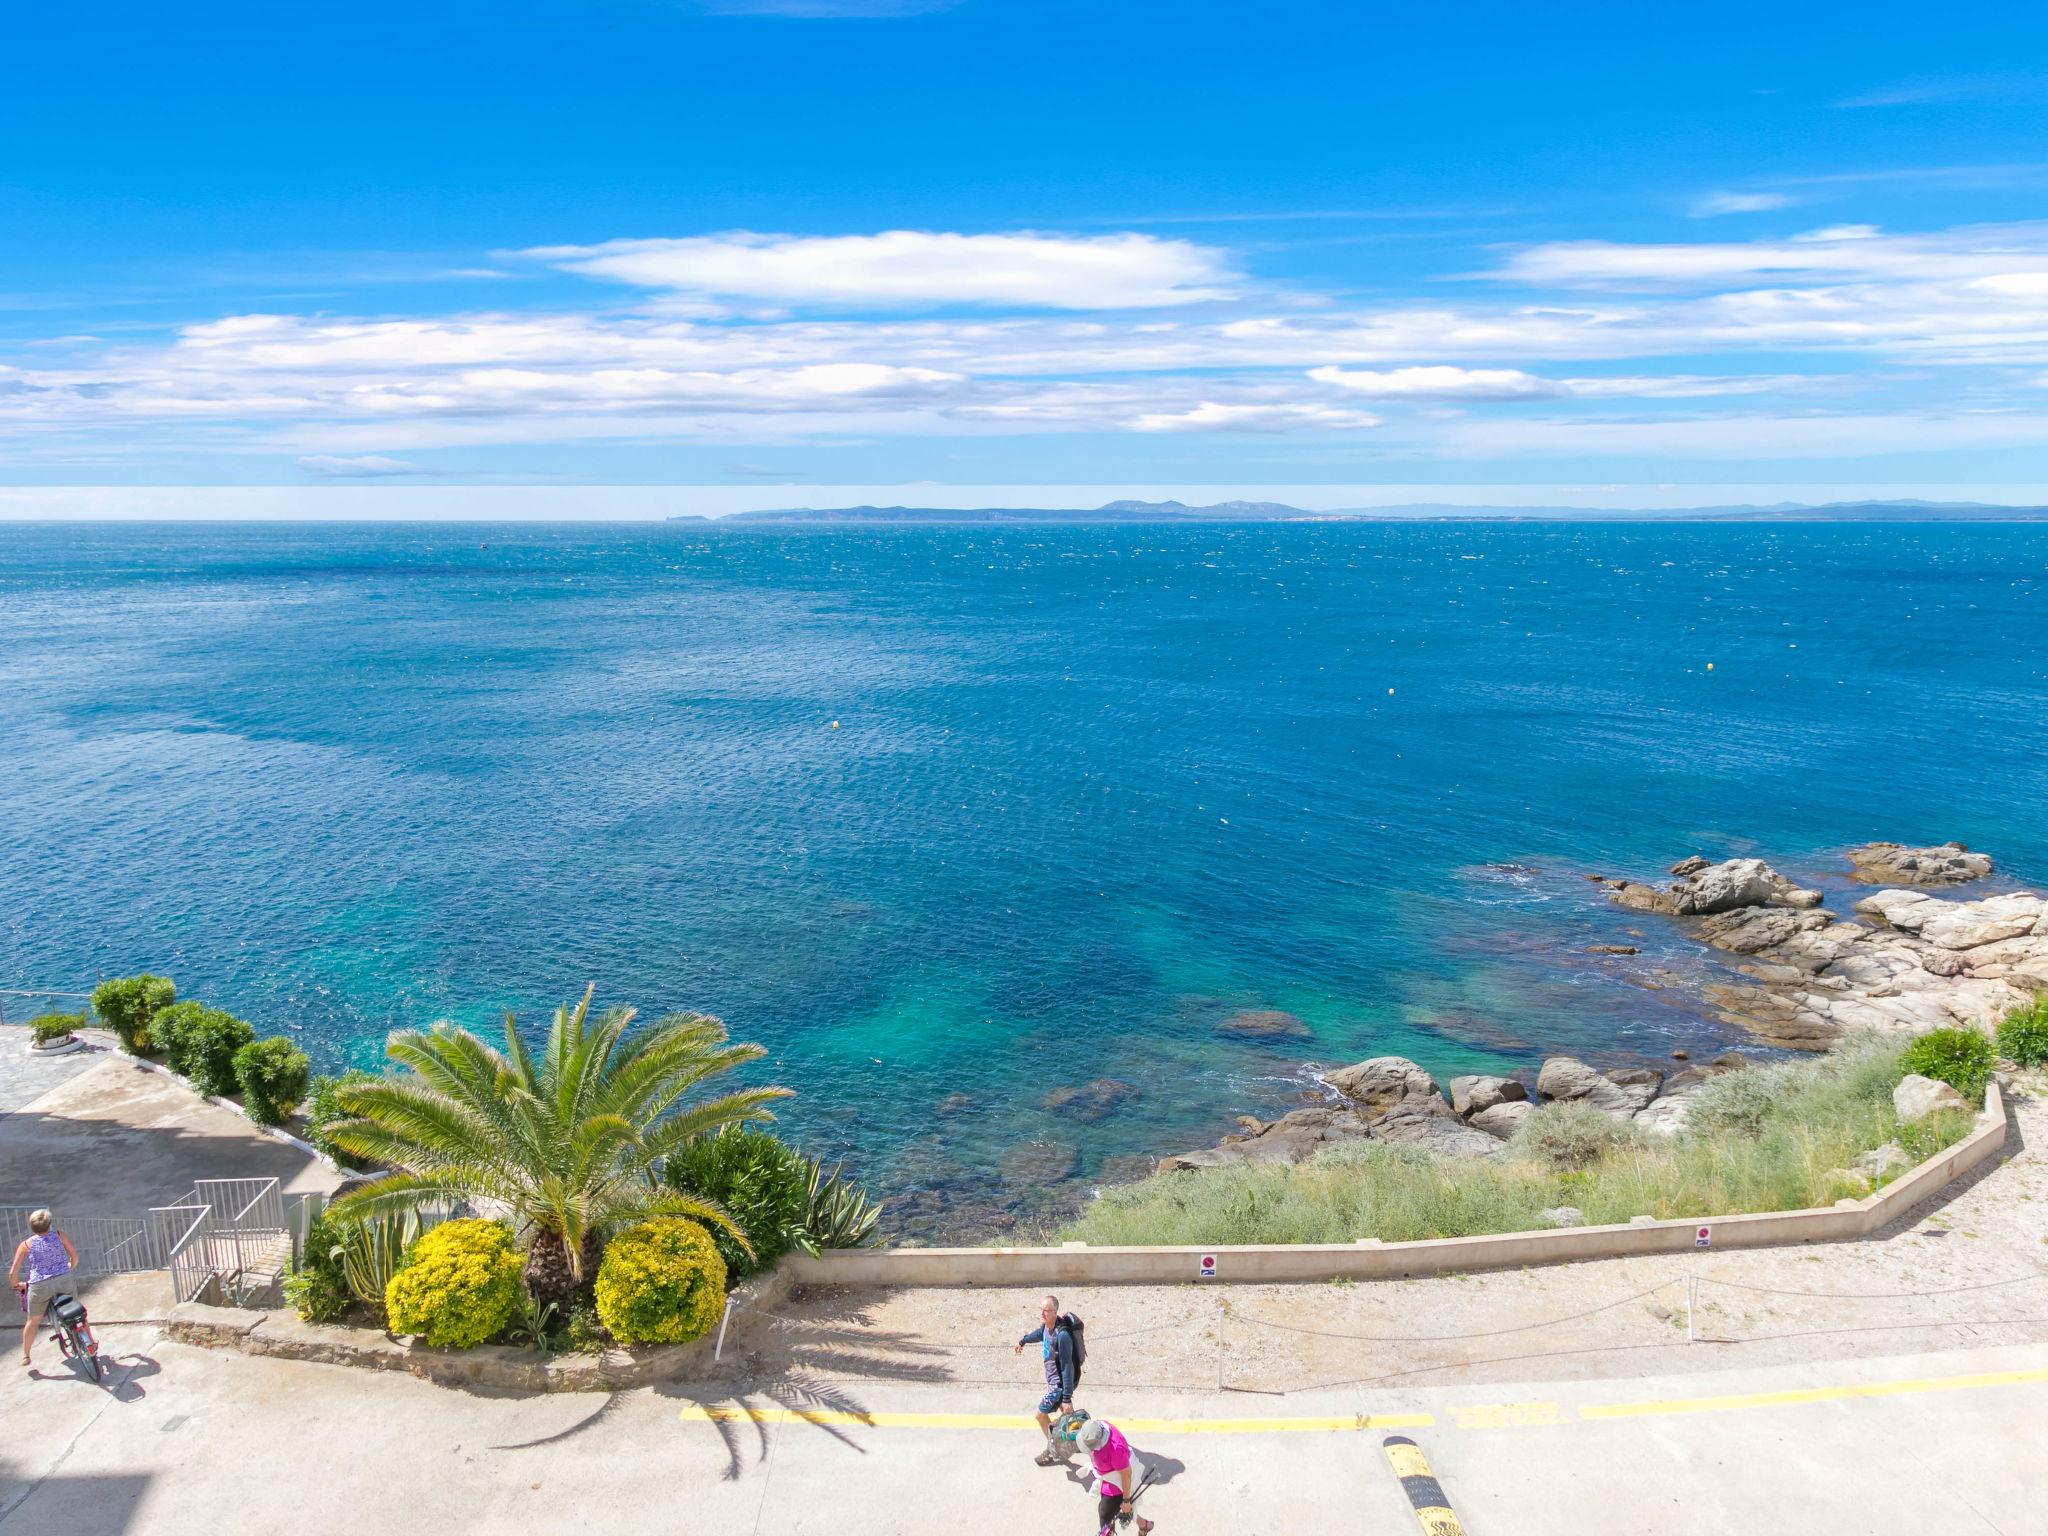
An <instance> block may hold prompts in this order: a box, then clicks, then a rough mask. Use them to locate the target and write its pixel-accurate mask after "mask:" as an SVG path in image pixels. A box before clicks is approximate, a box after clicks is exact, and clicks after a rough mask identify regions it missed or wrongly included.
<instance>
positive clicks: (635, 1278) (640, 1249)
mask: <svg viewBox="0 0 2048 1536" xmlns="http://www.w3.org/2000/svg"><path fill="white" fill-rule="evenodd" d="M724 1309H725V1261H724V1260H723V1259H721V1258H720V1257H719V1256H718V1248H717V1246H716V1245H715V1244H714V1243H713V1242H712V1241H711V1234H710V1233H708V1232H706V1231H705V1230H704V1229H703V1228H702V1227H700V1226H698V1225H697V1223H696V1222H694V1221H686V1220H684V1219H683V1218H682V1217H680V1216H657V1217H655V1218H654V1219H653V1220H651V1221H643V1222H642V1223H640V1225H638V1226H636V1227H628V1228H627V1229H626V1230H625V1231H624V1232H621V1233H620V1234H619V1235H618V1236H617V1237H615V1238H613V1239H612V1240H611V1242H610V1243H609V1244H608V1245H607V1246H606V1248H605V1251H604V1263H602V1264H601V1265H599V1266H598V1271H597V1315H598V1318H599V1319H600V1320H601V1321H602V1322H603V1323H604V1325H605V1327H606V1328H608V1329H610V1330H611V1334H612V1337H613V1338H615V1339H617V1340H619V1341H620V1342H621V1343H624V1344H637V1343H647V1344H684V1343H687V1342H689V1341H690V1340H691V1339H699V1338H702V1337H703V1336H704V1335H705V1334H707V1333H709V1332H710V1331H711V1328H712V1325H713V1324H715V1323H716V1322H717V1321H718V1318H719V1314H720V1313H721V1312H722V1311H723V1310H724Z"/></svg>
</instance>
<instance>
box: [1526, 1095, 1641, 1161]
mask: <svg viewBox="0 0 2048 1536" xmlns="http://www.w3.org/2000/svg"><path fill="white" fill-rule="evenodd" d="M1642 1139H1643V1133H1642V1132H1641V1131H1639V1130H1637V1129H1636V1126H1635V1122H1634V1121H1632V1120H1617V1119H1615V1117H1614V1116H1612V1115H1610V1114H1608V1113H1607V1112H1606V1111H1605V1110H1602V1109H1595V1108H1594V1107H1593V1106H1592V1105H1591V1104H1579V1103H1560V1104H1545V1105H1543V1106H1542V1107H1541V1108H1540V1109H1538V1110H1537V1111H1536V1112H1535V1113H1534V1114H1532V1115H1529V1116H1527V1117H1526V1118H1525V1119H1524V1120H1523V1121H1522V1124H1521V1128H1520V1129H1519V1130H1517V1131H1516V1132H1515V1135H1514V1139H1513V1141H1512V1142H1511V1143H1510V1148H1511V1150H1512V1152H1513V1153H1514V1155H1516V1156H1518V1157H1523V1158H1527V1159H1528V1160H1530V1161H1531V1162H1537V1163H1541V1164H1543V1165H1544V1166H1545V1167H1546V1168H1555V1169H1558V1170H1560V1171H1569V1170H1572V1169H1576V1168H1586V1167H1590V1166H1591V1165H1592V1164H1594V1163H1597V1162H1598V1161H1600V1159H1601V1158H1603V1157H1605V1156H1606V1155H1607V1154H1608V1153H1610V1152H1612V1151H1614V1150H1615V1149H1616V1148H1618V1147H1628V1146H1636V1145H1639V1144H1640V1143H1641V1142H1642Z"/></svg>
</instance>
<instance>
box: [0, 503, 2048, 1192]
mask: <svg viewBox="0 0 2048 1536" xmlns="http://www.w3.org/2000/svg"><path fill="white" fill-rule="evenodd" d="M2044 587H2048V529H2044V528H2039V527H2024V526H2011V527H1974V528H1972V527H1939V526H1917V527H1874V526H1833V527H1828V526H1794V527H1758V526H1733V527H1726V526H1724V527H1714V526H1697V525H1695V526H1681V527H1664V528H1657V527H1648V526H1604V527H1589V526H1572V525H1545V526H1512V525H1506V526H1504V525H1485V524H1477V525H1452V526H1444V525H1437V526H1402V525H1342V524H1311V525H1288V526H1274V525H1265V526H1239V527H1212V528H1198V529H1169V528H1142V527H1141V528H1132V527H1117V528H1068V529H1043V528H1016V527H1012V528H987V527H982V528H941V529H888V530H866V531H863V530H850V531H849V530H833V531H770V530H762V529H755V530H747V531H739V530H733V531H727V532H717V531H707V530H705V529H704V528H703V527H702V526H701V525H700V526H677V527H620V526H603V525H593V526H557V527H533V526H503V527H490V528H478V527H475V526H461V527H458V526H447V525H433V526H421V525H414V526H396V527H392V526H378V527H370V526H361V527H350V526H332V525H328V526H312V527H307V526H295V527H293V526H264V527H249V526H228V525H214V526H196V527H195V526H184V527H170V526H144V527H136V526H107V525H70V526H47V525H43V526H22V525H14V526H0V774H4V779H0V986H10V985H38V986H51V987H68V986H74V985H79V986H82V985H87V984H90V982H92V981H93V980H95V979H96V978H98V977H101V976H105V975H110V974H117V973H122V972H126V971H130V970H135V969H140V968H149V969H153V970H158V971H162V972H165V973H168V974H170V975H172V976H174V977H175V978H176V979H177V980H178V982H179V985H180V988H181V990H182V991H183V992H184V993H186V994H188V995H199V996H203V997H206V998H207V999H209V1000H211V1001H214V1002H217V1003H219V1004H221V1005H223V1006H226V1007H229V1008H232V1009H234V1010H235V1011H237V1012H240V1013H242V1014H244V1015H245V1016H247V1017H249V1018H250V1019H252V1020H253V1021H255V1022H256V1023H257V1024H258V1025H259V1026H261V1027H262V1028H264V1029H266V1030H269V1029H282V1030H286V1031H289V1032H292V1033H294V1034H296V1035H298V1036H299V1037H301V1038H302V1039H303V1041H304V1042H305V1043H306V1045H307V1047H308V1049H309V1050H311V1051H312V1052H313V1053H314V1055H315V1057H316V1058H317V1059H318V1060H320V1061H321V1062H323V1063H327V1064H334V1063H339V1062H341V1061H344V1060H347V1061H352V1062H361V1063H368V1062H371V1061H373V1060H374V1059H375V1057H376V1055H377V1052H378V1049H379V1045H380V1042H381V1040H382V1037H383V1035H384V1033H385V1031H386V1030H387V1029H390V1028H392V1027H394V1026H400V1025H416V1024H422V1023H425V1022H427V1021H430V1020H432V1019H436V1018H440V1017H453V1018H455V1019H458V1020H461V1021H463V1022H465V1023H469V1024H473V1025H489V1024H491V1023H492V1022H493V1021H494V1019H495V1018H496V1017H497V1016H498V1015H499V1014H500V1013H501V1012H502V1011H503V1010H505V1009H508V1008H514V1009H518V1010H519V1011H520V1013H521V1015H522V1017H524V1016H527V1015H529V1014H530V1015H532V1017H533V1019H534V1020H535V1022H539V1020H540V1018H541V1016H542V1013H543V1011H544V1010H545V1009H546V1008H548V1007H549V1006H551V1005H552V1004H553V1003H554V1002H556V1001H559V1000H561V999H563V998H565V997H568V996H571V995H572V994H574V993H576V992H577V991H579V990H580V989H581V987H582V986H583V984H584V983H585V982H586V981H592V980H594V981H595V982H596V983H597V984H598V989H599V996H600V999H601V1000H605V1001H611V1002H632V1003H636V1004H638V1005H639V1006H640V1007H641V1009H642V1010H643V1011H646V1012H650V1013H651V1012H659V1011H665V1010H668V1009H674V1008H685V1007H687V1008H696V1009H702V1010H705V1011H709V1012H714V1013H717V1014H719V1015H721V1016H723V1017H724V1018H725V1019H727V1020H728V1021H729V1023H730V1025H731V1027H732V1029H733V1031H734V1033H735V1034H736V1035H738V1036H740V1037H742V1038H747V1039H753V1040H758V1041H760V1042H762V1043H763V1044H764V1045H766V1046H767V1047H768V1049H769V1053H770V1062H771V1063H772V1076H773V1077H774V1078H775V1079H776V1080H780V1081H783V1082H786V1083H788V1084H790V1085H791V1086H793V1087H795V1088H796V1089H798V1090H799V1093H800V1095H801V1096H800V1097H799V1098H798V1099H797V1100H796V1102H795V1103H794V1105H793V1106H792V1107H791V1109H790V1111H789V1113H788V1115H787V1117H786V1118H787V1120H788V1121H789V1122H790V1125H791V1128H792V1129H793V1130H794V1132H795V1133H796V1134H798V1135H799V1136H800V1137H801V1138H802V1139H804V1140H807V1141H809V1142H810V1143H812V1144H814V1145H816V1146H818V1147H820V1148H821V1149H824V1150H828V1151H832V1152H835V1153H838V1152H845V1153H848V1154H850V1155H851V1156H852V1157H853V1158H854V1160H855V1161H856V1162H857V1164H858V1165H859V1166H860V1167H861V1168H862V1169H863V1170H864V1171H865V1172H866V1173H867V1174H868V1175H870V1176H871V1177H872V1178H874V1179H875V1180H876V1181H877V1182H878V1183H879V1184H881V1185H882V1186H884V1187H885V1188H887V1189H890V1190H892V1191H897V1192H899V1193H901V1194H904V1195H907V1196H908V1197H909V1198H907V1199H906V1200H905V1201H904V1203H903V1205H902V1207H901V1211H902V1218H903V1220H904V1221H905V1223H906V1224H907V1225H909V1226H911V1227H913V1228H925V1229H929V1226H930V1224H931V1221H932V1219H933V1212H934V1210H935V1209H936V1208H937V1206H938V1205H939V1204H940V1203H941V1200H940V1195H941V1194H943V1197H944V1199H945V1200H946V1201H951V1202H954V1203H956V1204H957V1205H958V1207H959V1210H958V1213H957V1215H956V1219H958V1220H965V1221H970V1222H972V1221H980V1220H985V1219H987V1218H988V1216H989V1211H988V1209H987V1206H988V1205H989V1204H990V1203H994V1204H1005V1203H1007V1204H1009V1205H1011V1206H1013V1207H1014V1206H1016V1205H1017V1204H1019V1203H1023V1204H1026V1205H1028V1204H1029V1200H1030V1197H1031V1191H1030V1189H1029V1187H1028V1184H1027V1183H1026V1182H1024V1181H1020V1180H1018V1179H1015V1178H1012V1179H1004V1178H1003V1177H1002V1176H1001V1175H1000V1173H999V1172H998V1170H999V1169H1000V1168H1001V1167H1002V1165H1003V1163H1004V1161H1005V1159H1006V1158H1009V1157H1011V1156H1012V1155H1013V1152H1014V1149H1015V1148H1016V1147H1017V1145H1018V1144H1019V1143H1023V1142H1027V1141H1033V1140H1039V1141H1050V1142H1054V1143H1057V1144H1060V1145H1061V1146H1063V1147H1064V1146H1071V1147H1072V1148H1073V1149H1074V1151H1073V1153H1072V1156H1073V1157H1074V1159H1075V1160H1076V1165H1077V1169H1078V1173H1079V1177H1080V1178H1081V1179H1082V1180H1083V1181H1087V1180H1091V1179H1094V1178H1096V1177H1098V1176H1099V1175H1100V1174H1101V1173H1103V1172H1104V1171H1105V1165H1107V1171H1108V1172H1110V1173H1111V1174H1115V1173H1117V1172H1119V1171H1121V1170H1123V1169H1126V1168H1128V1167H1131V1166H1134V1165H1133V1164H1131V1163H1130V1162H1128V1161H1126V1162H1122V1163H1119V1162H1117V1161H1116V1159H1119V1158H1122V1159H1126V1160H1128V1159H1130V1158H1132V1157H1134V1156H1135V1155H1139V1154H1157V1153H1159V1152H1161V1151H1164V1150H1171V1149H1174V1148H1176V1147H1178V1146H1182V1145H1188V1144H1192V1143H1194V1142H1197V1141H1200V1140H1206V1139H1209V1138H1211V1137H1213V1135H1214V1134H1216V1133H1217V1131H1219V1130H1221V1129H1227V1128H1228V1118H1229V1116H1230V1115H1231V1114H1232V1113H1235V1112H1242V1111H1268V1112H1270V1111H1272V1110H1275V1109H1277V1108H1279V1107H1282V1106H1284V1105H1285V1104H1286V1103H1288V1102H1289V1101H1290V1100H1291V1098H1292V1096H1293V1095H1295V1094H1296V1093H1298V1091H1299V1089H1300V1078H1299V1068H1300V1067H1301V1064H1302V1063H1303V1062H1305V1061H1321V1062H1324V1063H1329V1062H1335V1061H1340V1060H1351V1059H1356V1058H1358V1057H1361V1056H1365V1055H1371V1054H1376V1053H1380V1052H1386V1051H1397V1052H1401V1053H1404V1054H1408V1055H1412V1056H1414V1057H1416V1058H1417V1059H1419V1060H1421V1061H1422V1062H1423V1063H1424V1064H1425V1065H1427V1066H1429V1067H1431V1068H1432V1069H1434V1070H1436V1071H1438V1072H1439V1073H1449V1072H1453V1071H1459V1070H1470V1069H1473V1068H1478V1067H1492V1068H1504V1067H1514V1066H1521V1065H1527V1064H1529V1063H1531V1062H1533V1061H1534V1060H1536V1059H1537V1058H1538V1057H1540V1055H1541V1054H1543V1053H1544V1052H1545V1051H1547V1050H1551V1049H1556V1048H1566V1049H1571V1050H1577V1051H1584V1052H1587V1053H1591V1054H1595V1055H1598V1056H1600V1057H1602V1058H1603V1059H1610V1058H1615V1057H1618V1056H1627V1055H1630V1054H1640V1055H1644V1056H1650V1057H1656V1056H1662V1055H1663V1054H1664V1053H1665V1052H1666V1051H1668V1050H1669V1049H1670V1048H1671V1046H1673V1045H1674V1044H1680V1045H1686V1046H1689V1047H1693V1048H1698V1047H1701V1046H1708V1045H1714V1044H1718V1043H1722V1042H1723V1041H1725V1039H1726V1035H1725V1032H1724V1031H1723V1030H1722V1027H1721V1026H1719V1025H1716V1024H1715V1023H1713V1022H1712V1021H1710V1020H1708V1019H1706V1018H1704V1017H1702V1016H1701V1015H1700V1014H1699V1013H1698V1012H1697V1011H1696V1010H1695V1009H1694V1008H1693V1007H1692V1006H1691V1005H1690V1003H1689V1002H1688V1001H1687V999H1686V994H1685V993H1684V991H1683V989H1682V988H1673V987H1670V986H1667V987H1664V988H1662V989H1658V988H1656V987H1654V986H1652V987H1645V986H1644V985H1642V983H1643V982H1644V981H1646V980H1648V981H1652V982H1654V981H1655V980H1656V979H1657V977H1656V972H1657V971H1658V969H1659V968H1667V969H1671V970H1676V971H1679V972H1683V971H1685V970H1686V968H1688V967H1697V965H1698V964H1699V963H1700V962H1699V961H1698V959H1697V957H1696V956H1694V955H1692V954H1691V953H1690V951H1689V950H1687V949H1686V947H1685V946H1683V945H1682V944H1676V943H1673V942H1672V941H1670V939H1669V936H1668V935H1666V934H1665V933H1664V931H1663V930H1662V929H1661V928H1650V929H1644V930H1643V933H1644V937H1643V938H1642V940H1641V941H1640V942H1641V943H1642V945H1643V948H1644V950H1645V953H1644V954H1643V955H1642V956H1639V957H1636V958H1635V959H1633V960H1609V959H1598V958H1595V957H1589V956H1586V955H1584V954H1583V953H1582V950H1583V946H1584V945H1585V944H1586V943H1588V942H1594V941H1598V940H1609V939H1612V938H1614V937H1615V936H1616V935H1617V934H1618V933H1620V932H1621V931H1623V928H1624V926H1625V922H1624V920H1623V919H1620V918H1618V917H1617V916H1615V915H1614V914H1611V913H1609V912H1608V911H1607V910H1606V909H1605V907H1604V906H1603V904H1602V903H1601V901H1600V899H1599V896H1598V893H1597V890H1596V889H1595V888H1594V887H1592V886H1590V885H1589V884H1587V883H1586V882H1585V881H1583V880H1582V879H1580V878H1579V876H1580V875H1581V873H1582V872H1584V871H1586V870H1600V871H1605V872H1610V873H1619V872H1631V873H1642V874H1649V873H1653V872H1657V871H1660V870H1661V869H1662V867H1663V866H1664V865H1665V864H1668V863H1669V862H1670V861H1671V860H1673V859H1675V858H1677V857H1680V856H1682V855H1684V854H1687V853H1691V852H1694V851H1700V852H1705V853H1708V854H1721V853H1726V852H1742V851H1756V852H1760V853H1763V854H1765V855H1766V856H1768V857H1770V858H1772V859H1773V860H1774V861H1775V862H1777V863H1778V864H1780V866H1781V867H1784V868H1787V869H1788V870H1798V871H1801V872H1803V873H1806V874H1809V875H1825V874H1826V873H1827V872H1828V871H1830V870H1832V869H1835V868H1837V867H1838V866H1839V860H1838V858H1836V857H1835V850H1838V849H1839V848H1840V847H1842V846H1843V845H1845V844H1848V843H1851V842H1855V841H1860V840H1863V839H1866V838H1870V837H1896V838H1902V839H1907V840H1916V839H1937V840H1938V839H1941V838H1948V837H1955V838H1961V839H1962V840H1964V841H1966V842H1969V843H1971V844H1972V845H1975V846H1981V847H1984V848H1987V849H1989V850H1990V851H1992V852H1993V853H1994V855H1996V856H1997V857H1998V858H1999V860H2000V862H2001V866H2002V868H2004V869H2006V870H2009V871H2011V872H2013V873H2014V874H2015V875H2018V876H2021V877H2023V878H2031V879H2036V880H2038V879H2042V878H2048V775H2044V773H2043V767H2042V765H2043V761H2044V758H2043V748H2044V746H2048V594H2044ZM1709 663H1712V670H1711V671H1710V670H1709V668H1708V664H1709ZM835 722H836V724H835ZM1503 866H1511V867H1503ZM1653 921H1654V920H1653ZM1626 922H1633V923H1634V924H1635V925H1636V926H1637V927H1638V928H1641V927H1642V924H1643V923H1644V920H1643V919H1641V918H1634V919H1628V920H1626ZM1631 942H1634V941H1631ZM1240 1009H1279V1010H1284V1011H1286V1012H1288V1013H1291V1014H1293V1015H1295V1016H1296V1017H1297V1018H1299V1019H1300V1020H1301V1021H1303V1023H1304V1025H1305V1026H1306V1028H1307V1030H1308V1031H1309V1033H1308V1035H1307V1037H1306V1038H1303V1039H1300V1040H1296V1041H1281V1042H1276V1043H1271V1044H1261V1043H1255V1042H1245V1041H1242V1040H1238V1039H1235V1038H1232V1037H1230V1036H1227V1035H1223V1034H1219V1033H1218V1031H1217V1025H1218V1024H1219V1022H1221V1021H1222V1020H1224V1019H1225V1018H1227V1017H1228V1016H1229V1015H1230V1014H1232V1013H1233V1012H1235V1011H1237V1010H1240ZM762 1075H768V1074H765V1073H764V1074H762ZM1098 1077H1109V1078H1115V1079H1120V1080H1124V1081H1127V1082H1130V1083H1132V1084H1134V1085H1136V1086H1138V1087H1139V1088H1141V1089H1142V1090H1143V1096H1142V1097H1141V1098H1138V1099H1136V1100H1134V1101H1132V1102H1130V1103H1127V1104H1126V1105H1124V1106H1123V1107H1121V1108H1120V1109H1119V1110H1118V1111H1117V1112H1116V1113H1115V1114H1113V1115H1112V1116H1110V1117H1109V1118H1108V1119H1106V1120H1103V1121H1101V1122H1099V1123H1096V1124H1092V1125H1091V1124H1086V1123H1080V1122H1077V1121H1076V1120H1075V1119H1074V1118H1073V1117H1072V1116H1070V1115H1066V1114H1061V1113H1058V1112H1055V1111H1049V1110H1045V1109H1042V1108H1041V1107H1040V1105H1039V1101H1040V1099H1041V1098H1042V1097H1043V1096H1044V1095H1045V1094H1046V1093H1047V1092H1049V1091H1050V1090H1052V1089H1055V1088H1058V1087H1060V1086H1062V1085H1066V1084H1075V1083H1081V1082H1085V1081H1087V1080H1090V1079H1094V1078H1098ZM958 1094H965V1095H967V1096H968V1097H969V1098H971V1099H972V1100H973V1107H971V1108H968V1109H966V1110H964V1111H959V1110H956V1111H955V1112H953V1113H951V1114H949V1115H945V1116H940V1115H939V1114H938V1113H937V1112H936V1106H938V1105H939V1104H940V1103H941V1101H943V1100H946V1099H947V1098H948V1096H949V1095H958ZM955 1103H956V1104H957V1103H958V1101H957V1100H956V1101H955ZM1066 1155H1067V1154H1066V1153H1064V1152H1056V1153H1055V1154H1053V1157H1052V1162H1053V1163H1054V1164H1055V1165H1056V1164H1058V1163H1059V1162H1060V1161H1061V1160H1062V1159H1063V1158H1064V1157H1065V1156H1066ZM920 1192H921V1193H920Z"/></svg>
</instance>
